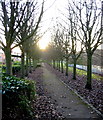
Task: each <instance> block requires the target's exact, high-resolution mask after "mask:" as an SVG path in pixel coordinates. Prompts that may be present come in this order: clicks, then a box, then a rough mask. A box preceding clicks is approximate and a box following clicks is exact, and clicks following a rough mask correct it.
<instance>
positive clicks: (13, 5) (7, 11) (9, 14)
mask: <svg viewBox="0 0 103 120" xmlns="http://www.w3.org/2000/svg"><path fill="white" fill-rule="evenodd" d="M36 5H37V2H35V5H33V2H25V3H23V2H12V1H11V2H1V10H0V14H1V18H0V20H1V24H2V26H3V28H2V29H1V31H2V34H3V36H4V39H5V41H4V40H3V41H0V44H1V45H0V47H1V48H2V50H3V51H4V53H5V57H6V73H7V74H12V63H11V50H12V49H13V48H15V47H17V46H19V45H20V44H21V43H23V42H24V41H25V40H27V39H28V38H30V37H31V36H33V35H34V33H35V32H36V30H37V28H38V26H39V23H40V21H41V17H42V14H43V5H42V10H41V12H40V15H38V20H37V21H35V26H33V27H34V29H33V31H32V33H31V34H29V35H28V34H27V36H26V37H25V39H22V40H21V39H19V40H20V42H19V43H18V44H16V45H15V46H13V47H12V45H13V43H14V42H15V41H16V40H17V39H18V38H17V35H18V34H19V32H20V31H21V29H23V28H24V26H26V25H27V21H30V20H31V17H32V13H33V12H34V11H35V9H36ZM28 6H29V8H30V9H31V11H30V13H29V16H25V14H28ZM36 19H37V17H36ZM28 24H29V23H28ZM24 35H25V34H24Z"/></svg>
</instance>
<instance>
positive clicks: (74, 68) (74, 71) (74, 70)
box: [73, 59, 76, 80]
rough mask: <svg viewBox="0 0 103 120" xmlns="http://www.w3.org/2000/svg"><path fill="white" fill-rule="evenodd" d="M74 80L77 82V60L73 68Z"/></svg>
mask: <svg viewBox="0 0 103 120" xmlns="http://www.w3.org/2000/svg"><path fill="white" fill-rule="evenodd" d="M73 79H74V80H76V59H74V66H73Z"/></svg>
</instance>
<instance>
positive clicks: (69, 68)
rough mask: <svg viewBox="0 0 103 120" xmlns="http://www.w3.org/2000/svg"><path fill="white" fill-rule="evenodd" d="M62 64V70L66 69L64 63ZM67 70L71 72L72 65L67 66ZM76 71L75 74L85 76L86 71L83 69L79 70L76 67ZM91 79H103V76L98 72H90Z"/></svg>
mask: <svg viewBox="0 0 103 120" xmlns="http://www.w3.org/2000/svg"><path fill="white" fill-rule="evenodd" d="M56 66H57V63H56ZM63 66H64V70H65V69H66V66H65V64H63ZM68 70H69V72H73V67H68ZM76 72H77V75H80V76H82V75H85V76H87V71H85V70H80V69H78V68H77V69H76ZM92 79H96V80H103V77H102V76H100V75H98V74H94V73H92Z"/></svg>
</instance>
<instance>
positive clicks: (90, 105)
mask: <svg viewBox="0 0 103 120" xmlns="http://www.w3.org/2000/svg"><path fill="white" fill-rule="evenodd" d="M61 82H62V83H63V84H64V85H65V86H66V87H68V88H69V89H70V90H71V91H72V92H74V93H75V94H76V95H77V96H78V97H79V98H80V99H81V100H82V101H83V102H84V103H86V104H87V105H88V106H89V107H90V108H92V109H93V110H94V111H95V112H96V113H97V114H98V115H100V116H101V117H102V118H103V114H102V113H101V112H100V111H98V110H97V109H96V108H95V107H94V106H93V105H92V104H90V103H89V102H88V101H87V100H85V99H84V98H83V97H82V96H81V95H79V94H78V93H77V91H76V90H74V89H73V88H71V87H70V86H68V85H67V84H66V83H65V82H64V81H62V80H61Z"/></svg>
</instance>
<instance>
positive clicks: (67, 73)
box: [65, 58, 68, 76]
mask: <svg viewBox="0 0 103 120" xmlns="http://www.w3.org/2000/svg"><path fill="white" fill-rule="evenodd" d="M65 75H66V76H68V58H66V73H65Z"/></svg>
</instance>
